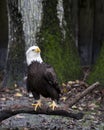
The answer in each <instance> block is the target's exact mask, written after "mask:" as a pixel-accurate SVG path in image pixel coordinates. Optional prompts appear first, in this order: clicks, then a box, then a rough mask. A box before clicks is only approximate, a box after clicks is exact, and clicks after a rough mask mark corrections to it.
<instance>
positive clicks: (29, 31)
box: [0, 0, 104, 87]
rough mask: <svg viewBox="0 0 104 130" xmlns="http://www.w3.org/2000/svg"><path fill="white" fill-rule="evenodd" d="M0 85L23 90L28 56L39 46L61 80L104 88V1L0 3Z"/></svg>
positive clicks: (9, 0)
mask: <svg viewBox="0 0 104 130" xmlns="http://www.w3.org/2000/svg"><path fill="white" fill-rule="evenodd" d="M0 16H1V18H0V78H1V81H2V82H1V86H8V87H11V86H14V84H15V83H17V84H18V85H19V86H23V78H24V77H25V76H26V61H25V51H26V50H27V48H28V47H29V46H31V45H36V44H38V45H39V47H40V48H41V50H42V57H43V59H44V61H45V62H48V63H50V64H51V65H53V66H54V68H55V70H56V72H57V75H58V78H59V81H60V82H65V81H68V80H76V79H83V76H84V73H83V71H82V68H83V67H84V68H86V69H87V70H88V71H89V69H90V70H91V72H90V74H89V76H88V77H87V82H88V83H93V82H95V81H97V80H98V81H99V82H101V83H102V84H103V83H104V81H103V79H104V67H103V66H104V60H103V59H104V58H103V53H104V43H103V40H104V29H103V26H104V1H103V0H99V1H97V0H92V1H90V0H54V1H49V0H37V1H34V0H1V1H0Z"/></svg>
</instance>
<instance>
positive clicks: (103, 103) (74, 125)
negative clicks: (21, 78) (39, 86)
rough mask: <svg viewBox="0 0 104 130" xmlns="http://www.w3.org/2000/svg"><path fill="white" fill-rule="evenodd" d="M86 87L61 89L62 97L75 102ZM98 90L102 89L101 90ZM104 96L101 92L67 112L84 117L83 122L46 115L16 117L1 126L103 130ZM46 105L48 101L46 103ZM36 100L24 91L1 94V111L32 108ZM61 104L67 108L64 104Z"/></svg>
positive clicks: (30, 129)
mask: <svg viewBox="0 0 104 130" xmlns="http://www.w3.org/2000/svg"><path fill="white" fill-rule="evenodd" d="M87 87H89V86H88V85H86V83H84V84H83V83H82V84H81V83H80V81H76V82H68V83H66V84H65V83H64V84H63V85H62V92H63V93H64V94H63V96H65V97H66V98H67V97H68V98H69V102H70V100H71V98H75V96H76V94H78V93H80V92H82V91H84V90H85V89H86V88H87ZM98 87H99V86H98ZM103 94H104V93H101V90H100V89H99V88H97V89H95V90H93V91H92V92H91V93H88V94H87V95H86V96H84V97H83V98H82V99H81V100H80V101H79V102H77V103H76V104H75V105H73V106H72V107H71V108H68V109H69V111H70V112H73V113H77V112H82V113H84V117H83V118H82V119H81V120H76V119H73V118H69V117H63V116H55V115H45V114H39V115H35V114H24V113H21V114H17V115H15V116H12V117H10V118H8V119H5V120H3V121H2V122H1V123H0V130H2V129H8V130H9V129H10V130H69V129H70V130H104V98H103V96H104V95H103ZM43 100H44V102H45V103H47V101H48V99H43ZM33 102H34V99H33V98H32V97H31V98H29V96H28V94H27V92H26V89H25V88H22V87H21V88H18V87H16V88H15V90H10V89H3V90H0V111H2V110H5V109H8V108H11V106H18V105H25V106H30V105H31V104H32V103H33ZM60 104H64V101H63V100H61V101H60Z"/></svg>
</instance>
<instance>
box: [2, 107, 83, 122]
mask: <svg viewBox="0 0 104 130" xmlns="http://www.w3.org/2000/svg"><path fill="white" fill-rule="evenodd" d="M20 113H27V114H45V115H57V116H64V117H70V118H74V119H77V120H79V119H82V118H83V115H84V114H83V113H69V112H68V111H65V110H54V111H52V110H48V109H44V108H42V109H40V110H37V111H34V110H33V109H32V108H31V109H30V108H26V109H24V108H23V106H22V108H21V109H19V110H18V109H17V110H2V111H0V122H1V121H3V120H5V119H7V118H9V117H12V116H14V115H16V114H20Z"/></svg>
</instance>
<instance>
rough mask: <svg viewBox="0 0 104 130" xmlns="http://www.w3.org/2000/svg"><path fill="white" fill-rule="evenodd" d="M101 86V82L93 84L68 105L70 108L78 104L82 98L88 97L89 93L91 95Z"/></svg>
mask: <svg viewBox="0 0 104 130" xmlns="http://www.w3.org/2000/svg"><path fill="white" fill-rule="evenodd" d="M99 85H100V83H99V82H96V83H94V84H92V85H91V86H89V87H88V88H87V89H85V90H84V91H83V92H82V93H79V94H77V95H76V97H75V98H74V99H73V100H72V101H70V102H69V103H68V106H69V107H72V106H73V105H74V104H76V103H77V102H78V101H79V100H80V99H81V98H83V97H84V96H86V95H87V94H88V93H90V92H91V91H92V90H93V89H95V88H96V87H98V86H99Z"/></svg>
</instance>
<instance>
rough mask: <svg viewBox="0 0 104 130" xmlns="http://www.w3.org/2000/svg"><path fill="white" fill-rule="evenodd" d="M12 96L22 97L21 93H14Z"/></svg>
mask: <svg viewBox="0 0 104 130" xmlns="http://www.w3.org/2000/svg"><path fill="white" fill-rule="evenodd" d="M14 96H15V97H22V96H23V95H22V94H21V93H16V94H15V95H14Z"/></svg>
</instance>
